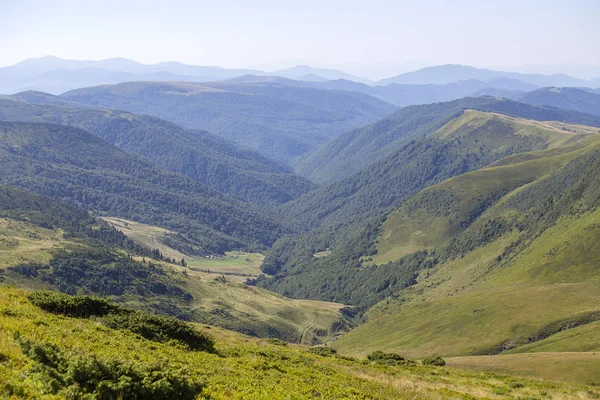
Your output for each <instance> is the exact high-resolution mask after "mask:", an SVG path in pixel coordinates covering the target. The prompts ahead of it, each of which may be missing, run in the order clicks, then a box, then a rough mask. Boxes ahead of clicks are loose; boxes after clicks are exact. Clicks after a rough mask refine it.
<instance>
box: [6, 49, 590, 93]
mask: <svg viewBox="0 0 600 400" xmlns="http://www.w3.org/2000/svg"><path fill="white" fill-rule="evenodd" d="M587 70H594V71H596V70H598V69H593V68H592V69H590V68H587ZM244 75H256V76H278V77H283V78H288V79H294V80H299V81H301V82H308V83H323V82H327V81H331V80H348V81H352V82H357V83H363V84H368V85H373V86H387V85H389V84H392V83H397V84H405V85H445V84H449V83H455V82H459V81H468V80H478V81H481V82H485V83H487V84H489V85H490V86H491V87H493V88H497V89H510V90H514V89H516V90H525V91H527V90H532V89H534V88H536V87H545V86H571V87H590V88H597V87H600V77H599V76H598V75H597V76H593V77H590V78H588V79H582V78H575V77H573V76H569V75H565V74H564V73H563V74H550V75H544V74H539V73H537V74H536V73H520V72H509V71H494V70H489V69H481V68H475V67H471V66H466V65H454V64H448V65H439V66H432V67H426V68H422V69H419V70H417V71H413V72H408V73H404V74H401V75H398V76H394V77H390V78H386V79H383V80H380V81H377V82H373V81H371V80H369V79H367V78H364V77H358V76H355V75H352V74H348V73H346V72H343V71H339V70H335V69H324V68H315V67H311V66H306V65H299V66H295V67H291V68H287V69H282V70H276V71H260V70H253V69H227V68H222V67H217V66H195V65H187V64H183V63H179V62H172V61H171V62H162V63H158V64H141V63H138V62H136V61H132V60H128V59H125V58H111V59H106V60H100V61H80V60H65V59H61V58H58V57H53V56H46V57H41V58H35V59H27V60H24V61H21V62H19V63H17V64H15V65H12V66H8V67H3V68H0V93H3V94H12V93H16V92H21V91H26V90H36V91H43V92H48V93H52V94H60V93H64V92H66V91H68V90H73V89H77V88H81V87H89V86H97V85H103V84H117V83H122V82H129V81H188V82H212V81H221V80H226V79H233V78H237V77H241V76H244ZM599 75H600V74H599ZM447 100H452V98H445V99H439V100H437V101H447ZM387 101H389V100H387ZM394 104H398V105H405V104H400V102H398V103H394ZM411 104H417V103H411Z"/></svg>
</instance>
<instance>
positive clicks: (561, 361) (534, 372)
mask: <svg viewBox="0 0 600 400" xmlns="http://www.w3.org/2000/svg"><path fill="white" fill-rule="evenodd" d="M596 334H597V333H596ZM446 361H447V365H448V366H450V367H455V368H464V369H468V370H472V371H486V372H494V373H498V374H511V375H520V376H526V377H533V378H543V379H547V380H560V381H566V382H574V383H582V384H586V385H591V386H594V387H596V386H598V384H599V379H600V354H598V353H595V352H594V353H589V352H581V353H580V352H576V353H563V352H552V353H520V354H501V355H496V356H470V357H450V358H447V359H446Z"/></svg>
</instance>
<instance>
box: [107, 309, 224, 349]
mask: <svg viewBox="0 0 600 400" xmlns="http://www.w3.org/2000/svg"><path fill="white" fill-rule="evenodd" d="M102 323H103V324H104V325H106V326H108V327H109V328H113V329H120V330H127V331H131V332H134V333H137V334H139V335H141V336H143V337H144V338H146V339H149V340H153V341H155V342H168V341H170V340H177V341H180V342H182V343H185V344H186V345H187V346H188V347H189V348H191V349H192V350H205V351H214V342H213V340H212V339H211V338H210V337H209V336H208V335H205V334H204V333H201V332H199V331H198V330H196V328H194V327H193V326H192V325H190V324H188V323H186V322H183V321H180V320H178V319H177V318H174V317H169V316H166V315H152V314H148V313H145V312H142V311H134V312H125V313H124V312H121V313H111V314H108V315H106V316H104V317H103V318H102Z"/></svg>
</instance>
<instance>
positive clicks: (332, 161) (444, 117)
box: [295, 96, 600, 184]
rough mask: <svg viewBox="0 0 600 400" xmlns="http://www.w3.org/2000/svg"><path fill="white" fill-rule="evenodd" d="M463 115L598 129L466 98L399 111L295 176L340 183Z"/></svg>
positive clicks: (322, 150)
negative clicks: (485, 114) (474, 113)
mask: <svg viewBox="0 0 600 400" xmlns="http://www.w3.org/2000/svg"><path fill="white" fill-rule="evenodd" d="M467 109H474V110H479V111H488V112H496V113H500V114H504V115H508V116H511V117H515V118H525V119H532V120H538V121H561V122H565V123H570V124H582V125H589V126H595V127H600V118H599V117H598V116H595V115H589V114H581V113H579V112H576V111H566V110H558V109H553V108H548V107H537V106H530V105H526V104H523V103H518V102H516V101H512V100H507V99H500V98H496V97H490V96H482V97H466V98H463V99H460V100H454V101H450V102H447V103H435V104H425V105H419V106H409V107H404V108H402V109H400V110H398V111H397V112H395V113H394V114H391V115H390V116H388V117H387V118H384V119H382V120H380V121H377V122H375V123H374V124H371V125H368V126H365V127H362V128H359V129H355V130H352V131H350V132H347V133H345V134H343V135H340V136H339V137H337V138H335V139H334V140H331V141H329V142H327V143H325V144H324V145H322V146H320V147H318V148H316V149H315V150H313V151H312V152H310V153H307V154H306V155H304V156H303V157H302V158H301V159H300V160H299V161H298V162H297V163H296V165H295V168H296V172H298V174H299V175H302V176H305V177H307V178H309V179H311V180H312V181H313V182H317V183H319V184H322V183H329V182H334V181H339V180H342V179H344V178H346V177H349V176H351V175H352V174H354V173H357V172H358V171H361V170H362V169H364V168H365V167H367V166H369V165H370V164H372V163H374V162H376V161H377V160H380V159H382V158H384V157H385V156H388V155H390V154H392V153H394V152H396V151H398V150H400V149H402V148H403V146H406V144H407V143H409V142H410V141H411V140H416V139H419V138H421V137H423V136H425V135H428V134H430V133H431V132H434V131H435V130H437V129H439V128H440V127H442V126H443V125H445V124H446V123H448V122H449V121H451V120H452V119H454V118H456V117H457V116H459V115H460V114H461V113H462V112H463V111H464V110H467Z"/></svg>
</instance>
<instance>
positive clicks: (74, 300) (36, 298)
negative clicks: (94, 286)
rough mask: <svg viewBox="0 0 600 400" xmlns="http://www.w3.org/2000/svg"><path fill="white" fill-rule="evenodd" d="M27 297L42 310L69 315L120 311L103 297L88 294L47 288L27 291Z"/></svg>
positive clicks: (81, 315) (89, 315)
mask: <svg viewBox="0 0 600 400" xmlns="http://www.w3.org/2000/svg"><path fill="white" fill-rule="evenodd" d="M27 298H28V299H29V301H30V302H31V303H32V304H33V305H35V306H37V307H39V308H41V309H42V310H44V311H48V312H50V313H53V314H62V315H66V316H69V317H77V318H89V317H91V316H97V317H102V316H104V315H107V314H109V313H114V312H120V311H121V307H119V306H117V305H115V304H111V303H110V302H108V301H107V300H105V299H101V298H98V297H90V296H69V295H68V294H64V293H60V292H52V291H49V290H43V291H39V292H32V293H29V294H28V295H27Z"/></svg>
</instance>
